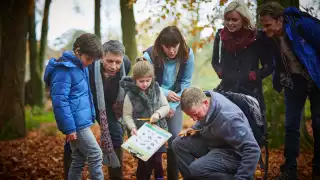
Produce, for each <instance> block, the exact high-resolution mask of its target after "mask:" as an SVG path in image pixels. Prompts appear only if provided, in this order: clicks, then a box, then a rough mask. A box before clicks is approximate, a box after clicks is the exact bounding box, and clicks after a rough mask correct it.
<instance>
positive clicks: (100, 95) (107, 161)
mask: <svg viewBox="0 0 320 180" xmlns="http://www.w3.org/2000/svg"><path fill="white" fill-rule="evenodd" d="M100 68H101V61H100V60H98V61H97V62H95V64H94V73H95V74H94V77H95V86H96V91H97V92H96V93H97V104H98V112H97V115H99V116H100V132H101V136H100V142H101V149H102V152H103V164H104V165H107V166H110V167H112V168H116V167H120V161H119V159H118V157H117V155H116V153H115V152H114V149H113V144H112V139H111V136H110V131H109V125H108V117H107V112H106V102H105V98H104V89H103V81H102V76H101V71H100ZM125 74H126V73H125V68H124V63H122V65H121V68H120V77H121V78H122V77H124V76H125ZM124 95H125V92H124V90H123V89H122V88H121V87H119V92H118V97H117V100H116V103H115V105H114V107H115V108H114V109H113V111H116V112H115V114H116V117H117V118H118V120H119V121H122V118H121V116H119V115H118V116H117V114H121V112H122V106H121V105H122V104H123V100H124ZM119 112H120V113H119Z"/></svg>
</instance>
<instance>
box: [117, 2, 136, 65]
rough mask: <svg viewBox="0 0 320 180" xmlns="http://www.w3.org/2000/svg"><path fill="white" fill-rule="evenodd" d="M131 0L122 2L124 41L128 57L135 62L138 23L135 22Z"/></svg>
mask: <svg viewBox="0 0 320 180" xmlns="http://www.w3.org/2000/svg"><path fill="white" fill-rule="evenodd" d="M129 1H130V0H120V10H121V28H122V41H123V45H124V47H125V49H126V55H127V56H128V57H129V59H130V60H131V61H132V62H134V61H135V58H137V42H136V33H137V32H136V21H135V20H134V14H133V7H129V6H128V3H129Z"/></svg>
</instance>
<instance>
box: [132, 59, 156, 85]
mask: <svg viewBox="0 0 320 180" xmlns="http://www.w3.org/2000/svg"><path fill="white" fill-rule="evenodd" d="M143 77H152V78H154V68H153V65H152V64H151V63H150V62H149V61H148V60H146V59H145V58H144V57H139V58H137V59H136V64H135V65H134V66H133V68H132V79H134V80H137V79H139V78H143Z"/></svg>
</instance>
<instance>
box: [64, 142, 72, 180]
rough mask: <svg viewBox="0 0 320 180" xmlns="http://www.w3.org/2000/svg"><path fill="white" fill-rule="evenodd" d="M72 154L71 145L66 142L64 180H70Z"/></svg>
mask: <svg viewBox="0 0 320 180" xmlns="http://www.w3.org/2000/svg"><path fill="white" fill-rule="evenodd" d="M71 154H72V150H71V147H70V143H68V142H66V143H65V144H64V152H63V171H64V180H68V174H69V169H70V166H71Z"/></svg>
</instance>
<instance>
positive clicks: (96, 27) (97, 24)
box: [94, 0, 101, 39]
mask: <svg viewBox="0 0 320 180" xmlns="http://www.w3.org/2000/svg"><path fill="white" fill-rule="evenodd" d="M100 8H101V0H95V1H94V33H95V34H96V35H97V36H98V38H99V39H101V29H100V24H101V18H100Z"/></svg>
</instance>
